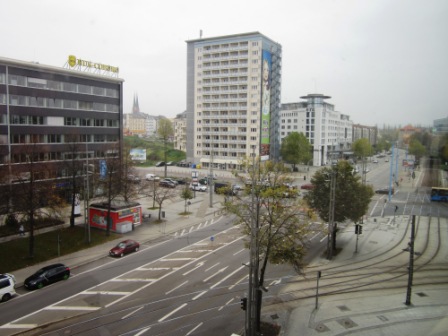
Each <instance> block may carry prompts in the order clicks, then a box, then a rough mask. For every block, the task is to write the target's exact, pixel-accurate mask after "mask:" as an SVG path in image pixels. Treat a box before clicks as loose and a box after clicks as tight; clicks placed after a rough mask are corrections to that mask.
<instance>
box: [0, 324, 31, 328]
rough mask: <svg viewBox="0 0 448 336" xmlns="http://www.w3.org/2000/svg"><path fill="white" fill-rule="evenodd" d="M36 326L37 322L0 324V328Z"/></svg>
mask: <svg viewBox="0 0 448 336" xmlns="http://www.w3.org/2000/svg"><path fill="white" fill-rule="evenodd" d="M37 326H38V325H37V324H20V323H13V324H11V323H7V324H4V325H2V326H0V329H34V328H36V327H37Z"/></svg>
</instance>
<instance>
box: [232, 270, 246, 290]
mask: <svg viewBox="0 0 448 336" xmlns="http://www.w3.org/2000/svg"><path fill="white" fill-rule="evenodd" d="M246 278H249V274H246V275H245V276H243V277H242V278H241V279H240V280H238V281H237V282H235V283H234V284H233V285H232V286H230V287H229V289H232V288H233V287H235V286H236V285H238V284H239V283H240V282H241V281H243V280H244V279H246Z"/></svg>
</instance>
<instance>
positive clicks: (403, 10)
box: [0, 0, 448, 127]
mask: <svg viewBox="0 0 448 336" xmlns="http://www.w3.org/2000/svg"><path fill="white" fill-rule="evenodd" d="M0 8H1V13H2V15H1V20H0V29H1V34H0V56H3V57H8V58H14V59H19V60H23V61H35V62H39V63H41V64H48V65H53V66H61V67H62V66H63V65H64V63H65V62H66V60H67V57H68V55H75V56H77V57H78V58H81V59H84V60H90V61H94V62H99V63H103V64H108V65H113V66H118V67H119V68H120V74H119V77H121V78H123V79H124V80H125V84H124V112H125V113H129V112H131V109H132V102H133V96H134V94H138V98H139V103H140V110H141V111H142V112H145V113H148V114H151V115H164V116H167V117H174V116H175V115H176V114H178V113H180V112H183V111H184V110H185V107H186V43H185V41H186V40H190V39H197V38H199V31H200V30H201V29H202V31H203V37H215V36H222V35H230V34H239V33H247V32H254V31H258V32H260V33H262V34H264V35H266V36H267V37H269V38H270V39H272V40H274V41H276V42H278V43H280V44H281V45H282V48H283V62H282V63H283V69H282V103H290V102H297V101H300V97H301V96H304V95H307V94H309V93H322V94H325V95H328V96H331V97H332V98H331V99H329V100H328V102H330V103H332V104H334V105H335V108H336V110H337V111H339V112H341V113H344V114H346V115H349V116H350V119H351V120H353V122H354V123H359V124H365V125H371V126H374V125H378V126H379V127H382V126H383V125H384V124H386V125H401V126H404V125H407V124H412V125H415V126H419V125H420V126H429V125H432V124H433V120H434V119H439V118H444V117H448V19H447V17H448V1H447V0H288V1H284V0H283V1H282V0H277V1H274V0H270V1H265V0H256V1H254V0H246V1H245V0H225V1H212V0H172V1H169V0H165V1H150V0H146V1H145V0H127V1H124V0H122V1H119V0H104V1H99V0H89V1H84V0H78V1H61V0H39V1H37V0H3V1H2V3H1V6H0Z"/></svg>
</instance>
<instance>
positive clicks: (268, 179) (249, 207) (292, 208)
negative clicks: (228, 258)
mask: <svg viewBox="0 0 448 336" xmlns="http://www.w3.org/2000/svg"><path fill="white" fill-rule="evenodd" d="M242 164H243V166H244V167H245V169H246V171H247V172H248V176H245V177H241V176H240V177H239V178H240V180H241V181H242V182H243V183H245V184H246V188H245V190H244V192H243V193H242V194H239V195H237V196H234V197H229V198H227V201H226V202H225V206H226V209H227V210H228V211H229V212H230V213H232V214H234V215H235V216H236V219H237V221H236V223H237V224H240V225H242V229H243V232H244V233H245V234H247V235H248V236H249V237H250V240H249V242H248V243H247V244H246V247H247V248H250V253H251V260H256V264H255V265H253V266H254V267H253V269H254V274H252V275H251V277H252V278H253V279H254V283H252V284H251V285H252V289H253V291H254V293H256V294H253V295H252V294H251V300H252V301H250V300H249V304H250V305H251V309H256V312H257V313H256V316H257V318H256V321H255V324H256V325H257V329H258V330H259V326H260V311H261V304H262V291H261V290H262V289H265V286H264V281H265V272H266V269H267V266H268V261H270V262H271V263H274V264H277V263H288V264H290V265H292V266H293V267H294V268H295V269H296V270H297V272H300V271H301V269H302V260H303V257H304V256H305V253H306V246H307V238H306V235H307V233H308V232H309V226H310V224H311V219H312V217H313V216H312V212H311V211H309V210H308V209H307V208H306V206H305V204H304V203H303V202H302V201H299V200H297V199H296V198H294V195H295V191H294V190H291V189H290V186H289V182H290V179H289V178H288V176H287V174H286V168H285V167H284V165H283V163H274V162H271V161H266V162H260V161H259V160H258V159H256V160H255V159H253V160H252V161H251V160H245V161H244V162H243V163H242ZM250 291H251V290H250Z"/></svg>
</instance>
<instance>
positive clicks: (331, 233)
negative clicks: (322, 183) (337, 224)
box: [327, 168, 336, 260]
mask: <svg viewBox="0 0 448 336" xmlns="http://www.w3.org/2000/svg"><path fill="white" fill-rule="evenodd" d="M335 200H336V171H335V170H334V168H331V180H330V205H329V214H328V241H327V259H328V260H331V259H332V257H333V240H334V234H335V232H334V231H335V228H334V203H335Z"/></svg>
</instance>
